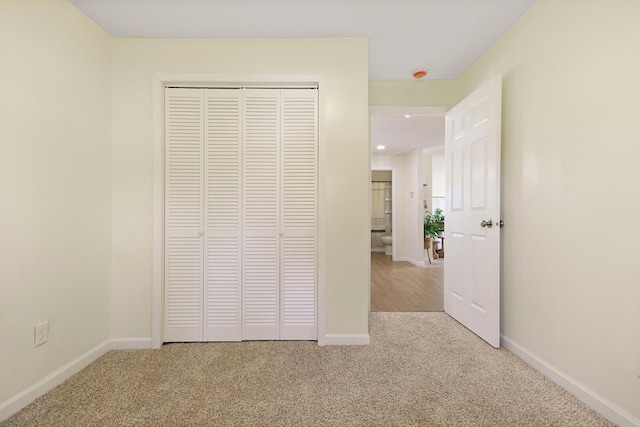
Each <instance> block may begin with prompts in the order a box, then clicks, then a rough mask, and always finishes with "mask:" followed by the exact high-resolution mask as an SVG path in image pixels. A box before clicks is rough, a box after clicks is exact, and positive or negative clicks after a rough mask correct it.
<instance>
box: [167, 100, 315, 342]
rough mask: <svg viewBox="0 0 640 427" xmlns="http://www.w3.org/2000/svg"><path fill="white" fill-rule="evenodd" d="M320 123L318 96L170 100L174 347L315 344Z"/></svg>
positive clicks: (170, 322) (170, 332)
mask: <svg viewBox="0 0 640 427" xmlns="http://www.w3.org/2000/svg"><path fill="white" fill-rule="evenodd" d="M317 114H318V112H317V90H315V89H179V88H167V89H165V161H166V165H165V328H164V341H165V342H171V341H238V340H272V339H287V340H288V339H304V340H315V339H317V326H316V324H317V323H316V288H317V286H316V283H317V280H316V275H317V271H316V270H317V268H316V265H317V256H316V253H317V250H316V247H317V242H316V230H317V224H316V218H317V141H318V137H317V135H318V129H317Z"/></svg>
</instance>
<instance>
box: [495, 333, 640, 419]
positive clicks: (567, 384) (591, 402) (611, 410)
mask: <svg viewBox="0 0 640 427" xmlns="http://www.w3.org/2000/svg"><path fill="white" fill-rule="evenodd" d="M501 340H502V345H503V346H504V348H506V349H507V350H509V351H510V352H512V353H513V354H515V355H516V356H518V357H519V358H520V359H522V360H524V361H525V362H527V363H528V364H529V365H530V366H531V367H532V368H534V369H535V370H536V371H538V372H540V373H541V374H543V375H544V376H546V377H547V378H549V379H550V380H551V381H553V382H554V383H556V384H558V385H559V386H560V387H562V388H564V389H565V390H567V391H568V392H569V393H571V394H573V395H574V396H575V397H577V398H578V399H579V400H581V401H583V402H584V403H586V404H587V405H588V406H589V407H590V408H591V409H593V410H594V411H596V412H598V413H599V414H600V415H602V416H603V417H605V418H607V419H608V420H609V421H611V422H612V423H614V424H616V425H618V426H621V427H626V426H629V427H633V426H635V427H637V426H640V419H638V418H636V417H634V416H633V415H632V414H630V413H629V412H627V411H625V410H624V409H622V408H620V407H619V406H617V405H615V404H614V403H612V402H610V401H609V400H607V399H605V398H604V397H602V396H601V395H599V394H598V393H596V392H595V391H593V390H591V389H590V388H588V387H586V386H585V385H584V384H581V383H580V382H578V381H577V380H575V379H574V378H572V377H570V376H569V375H567V374H566V373H564V372H562V371H561V370H560V369H558V368H556V367H555V366H553V365H551V364H550V363H548V362H547V361H545V360H544V359H542V358H540V357H538V356H537V355H535V354H533V353H532V352H530V351H529V350H527V349H526V348H524V347H523V346H521V345H520V344H518V343H516V342H515V341H513V340H512V339H511V338H509V337H506V336H504V335H502V336H501Z"/></svg>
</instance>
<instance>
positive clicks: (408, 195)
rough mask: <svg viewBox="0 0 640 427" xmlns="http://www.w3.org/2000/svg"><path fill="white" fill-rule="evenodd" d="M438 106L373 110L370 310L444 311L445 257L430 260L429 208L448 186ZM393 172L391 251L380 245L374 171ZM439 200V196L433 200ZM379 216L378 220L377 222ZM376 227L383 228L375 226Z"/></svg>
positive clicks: (442, 132)
mask: <svg viewBox="0 0 640 427" xmlns="http://www.w3.org/2000/svg"><path fill="white" fill-rule="evenodd" d="M445 113H446V111H445V109H444V108H440V107H372V108H371V109H370V114H371V132H370V135H371V170H372V182H371V195H370V197H371V233H372V237H371V283H370V310H371V311H405V312H410V311H444V303H443V287H444V262H445V261H444V258H442V257H441V258H434V257H430V256H428V253H427V249H425V246H426V245H425V242H424V234H423V225H424V215H425V210H429V211H430V212H433V210H434V200H435V203H436V204H438V205H440V203H441V202H442V198H443V197H444V188H442V189H441V190H440V188H439V187H438V188H437V189H435V190H434V182H435V183H436V184H438V185H440V184H441V183H442V186H443V183H444V175H443V176H442V177H440V176H437V177H434V176H433V172H434V171H436V173H442V174H444V169H443V168H440V167H439V166H440V163H439V162H436V165H435V167H434V164H433V161H434V159H437V160H438V161H441V160H443V159H444V115H445ZM382 170H393V172H394V179H393V180H392V184H393V191H392V195H393V196H392V197H393V209H392V219H393V221H392V222H393V226H392V233H391V235H392V251H391V254H390V255H389V251H388V247H387V252H386V253H387V254H385V252H384V250H383V249H382V248H383V247H384V246H382V245H381V244H380V242H378V240H380V239H379V237H380V236H378V234H381V233H382V234H385V235H388V234H389V232H388V230H387V229H385V230H384V233H383V231H382V230H378V229H377V228H380V229H381V228H382V227H381V226H380V225H381V223H382V221H383V220H382V217H381V215H379V214H380V212H377V211H378V210H380V208H379V207H378V206H377V205H379V204H380V203H377V201H376V200H374V199H375V197H374V193H375V192H376V191H375V190H376V189H378V187H380V184H377V183H376V181H377V180H376V179H374V177H375V176H376V174H374V172H373V171H382ZM434 196H435V198H434ZM378 217H380V218H378ZM376 225H378V226H380V227H377V228H376Z"/></svg>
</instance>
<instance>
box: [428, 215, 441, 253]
mask: <svg viewBox="0 0 640 427" xmlns="http://www.w3.org/2000/svg"><path fill="white" fill-rule="evenodd" d="M443 231H444V215H443V214H442V209H436V210H435V212H433V213H431V211H429V210H428V209H425V210H424V248H425V249H427V250H429V249H430V248H431V240H432V239H437V238H438V237H439V236H440V234H441V233H442V232H443ZM434 256H435V252H434Z"/></svg>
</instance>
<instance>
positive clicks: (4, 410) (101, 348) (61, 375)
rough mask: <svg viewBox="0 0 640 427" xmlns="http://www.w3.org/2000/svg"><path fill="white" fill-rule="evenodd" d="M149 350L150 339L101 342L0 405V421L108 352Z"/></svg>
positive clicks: (121, 339) (123, 339) (122, 339)
mask: <svg viewBox="0 0 640 427" xmlns="http://www.w3.org/2000/svg"><path fill="white" fill-rule="evenodd" d="M146 348H151V338H117V339H111V340H107V341H105V342H103V343H102V344H99V345H97V346H95V347H94V348H92V349H90V350H89V351H87V352H86V353H84V354H82V355H80V356H78V357H76V358H75V359H73V360H72V361H71V362H69V363H67V364H66V365H64V366H62V367H61V368H59V369H56V370H55V371H53V372H52V373H50V374H49V375H47V376H46V377H44V378H43V379H41V380H40V381H38V382H37V383H35V384H33V385H32V386H31V387H28V388H27V389H25V390H23V391H21V392H20V393H18V394H16V395H15V396H13V397H10V398H9V399H7V400H6V401H4V402H2V403H0V421H4V420H6V419H7V418H9V417H10V416H12V415H13V414H15V413H17V412H18V411H20V410H21V409H22V408H24V407H25V406H27V405H28V404H30V403H31V402H33V401H34V400H36V399H37V398H38V397H40V396H42V395H43V394H45V393H47V392H49V391H51V390H52V389H53V388H54V387H56V386H58V385H60V384H62V383H63V382H65V381H66V380H68V379H69V378H71V376H73V375H74V374H76V373H78V372H80V371H81V370H82V369H84V368H86V367H87V366H88V365H90V364H91V363H93V362H95V361H96V360H98V359H99V358H100V357H101V356H103V355H105V354H106V353H107V352H108V351H110V350H133V349H146Z"/></svg>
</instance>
